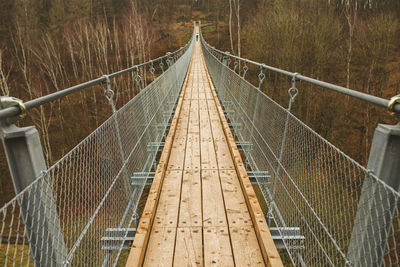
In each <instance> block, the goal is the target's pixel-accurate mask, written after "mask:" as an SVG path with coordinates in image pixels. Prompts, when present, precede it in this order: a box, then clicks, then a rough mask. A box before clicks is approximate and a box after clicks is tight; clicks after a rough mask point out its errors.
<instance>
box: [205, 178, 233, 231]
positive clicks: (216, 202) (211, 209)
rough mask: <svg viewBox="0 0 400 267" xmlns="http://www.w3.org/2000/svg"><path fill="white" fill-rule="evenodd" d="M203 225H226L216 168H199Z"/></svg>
mask: <svg viewBox="0 0 400 267" xmlns="http://www.w3.org/2000/svg"><path fill="white" fill-rule="evenodd" d="M201 182H202V189H203V225H204V227H209V226H223V227H227V222H226V213H225V205H224V200H223V196H222V191H221V186H220V180H219V173H218V170H201Z"/></svg>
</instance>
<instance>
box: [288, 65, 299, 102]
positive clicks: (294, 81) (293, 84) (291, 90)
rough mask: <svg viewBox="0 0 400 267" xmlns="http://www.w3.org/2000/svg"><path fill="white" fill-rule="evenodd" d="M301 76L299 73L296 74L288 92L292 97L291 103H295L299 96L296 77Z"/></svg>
mask: <svg viewBox="0 0 400 267" xmlns="http://www.w3.org/2000/svg"><path fill="white" fill-rule="evenodd" d="M298 75H300V74H299V73H297V72H295V73H294V74H293V78H292V87H291V88H290V89H289V90H288V94H289V97H290V102H294V99H295V98H296V96H297V95H298V94H299V90H298V89H297V88H296V77H297V76H298Z"/></svg>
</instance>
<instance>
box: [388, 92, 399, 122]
mask: <svg viewBox="0 0 400 267" xmlns="http://www.w3.org/2000/svg"><path fill="white" fill-rule="evenodd" d="M395 104H400V95H396V96H393V97H392V98H391V99H390V100H389V103H388V109H389V113H390V115H392V116H396V117H399V116H400V114H398V113H396V112H395V111H394V105H395Z"/></svg>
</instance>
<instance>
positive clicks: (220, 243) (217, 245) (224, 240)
mask: <svg viewBox="0 0 400 267" xmlns="http://www.w3.org/2000/svg"><path fill="white" fill-rule="evenodd" d="M203 236H204V266H234V261H233V256H232V249H231V243H230V241H229V233H228V228H227V227H206V228H203Z"/></svg>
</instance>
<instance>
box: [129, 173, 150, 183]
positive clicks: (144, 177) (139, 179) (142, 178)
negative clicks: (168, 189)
mask: <svg viewBox="0 0 400 267" xmlns="http://www.w3.org/2000/svg"><path fill="white" fill-rule="evenodd" d="M154 175H156V173H155V172H135V173H133V176H132V185H142V184H144V183H145V185H151V184H152V183H153V178H154Z"/></svg>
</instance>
